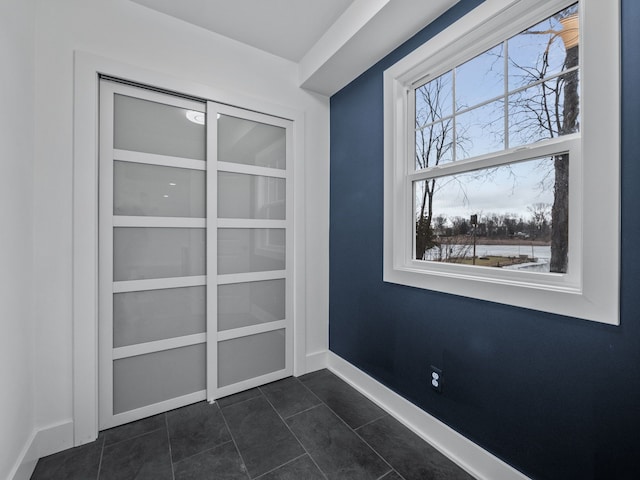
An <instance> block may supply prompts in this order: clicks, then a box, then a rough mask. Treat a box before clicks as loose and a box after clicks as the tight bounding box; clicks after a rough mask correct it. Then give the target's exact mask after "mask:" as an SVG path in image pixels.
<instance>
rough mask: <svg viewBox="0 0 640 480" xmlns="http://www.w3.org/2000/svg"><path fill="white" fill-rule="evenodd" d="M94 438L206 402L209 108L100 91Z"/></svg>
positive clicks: (129, 90) (134, 91)
mask: <svg viewBox="0 0 640 480" xmlns="http://www.w3.org/2000/svg"><path fill="white" fill-rule="evenodd" d="M100 90H101V93H100V95H101V102H100V107H101V108H100V141H101V143H100V212H99V217H100V218H99V228H100V235H99V237H100V244H99V251H100V261H99V272H100V273H99V274H100V306H99V308H100V327H99V331H100V333H99V335H100V343H99V347H100V348H99V351H100V371H99V377H100V379H99V385H100V396H99V398H100V408H99V410H100V429H104V428H109V427H112V426H115V425H120V424H122V423H126V422H130V421H132V420H137V419H139V418H143V417H146V416H149V415H153V414H156V413H159V412H163V411H166V410H169V409H172V408H176V407H179V406H182V405H186V404H189V403H193V402H195V401H198V400H203V399H205V398H206V371H207V369H206V362H207V358H206V355H207V352H206V350H207V349H206V340H207V338H206V321H207V319H206V310H207V302H206V297H207V292H206V289H207V287H206V274H207V271H206V259H207V249H206V242H207V233H206V216H207V211H206V192H207V181H206V164H207V162H206V161H205V160H206V126H205V125H204V119H205V113H204V112H205V111H206V104H204V103H199V102H192V101H188V100H184V99H181V98H177V97H174V96H170V95H164V94H159V93H155V92H151V91H148V90H144V89H139V88H133V87H129V86H125V85H120V84H116V83H112V82H107V81H102V82H101V88H100Z"/></svg>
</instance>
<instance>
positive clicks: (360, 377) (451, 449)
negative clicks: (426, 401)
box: [326, 351, 529, 480]
mask: <svg viewBox="0 0 640 480" xmlns="http://www.w3.org/2000/svg"><path fill="white" fill-rule="evenodd" d="M326 365H327V368H328V369H329V370H330V371H332V372H333V373H335V374H336V375H338V376H339V377H340V378H342V379H343V380H344V381H345V382H347V383H348V384H349V385H351V386H352V387H353V388H355V389H356V390H358V391H359V392H360V393H362V394H363V395H364V396H365V397H367V398H369V399H370V400H371V401H373V402H374V403H376V404H377V405H378V406H380V407H381V408H383V409H384V410H386V411H387V412H388V413H390V414H391V415H392V416H393V417H394V418H396V419H397V420H398V421H399V422H401V423H402V424H404V425H405V426H406V427H407V428H409V429H410V430H412V431H413V432H414V433H415V434H416V435H418V436H420V437H421V438H423V439H424V440H425V441H427V442H428V443H429V444H431V445H432V446H433V447H434V448H436V449H437V450H438V451H439V452H440V453H442V454H443V455H445V456H446V457H448V458H449V459H450V460H451V461H452V462H454V463H456V464H457V465H459V466H460V467H461V468H462V469H464V470H466V471H467V472H469V473H470V474H471V475H473V476H474V477H475V478H477V479H478V480H529V477H527V476H525V475H524V474H523V473H521V472H519V471H518V470H516V469H514V468H513V467H512V466H510V465H508V464H506V463H505V462H503V461H502V460H500V459H499V458H497V457H496V456H494V455H492V454H491V453H489V452H487V451H486V450H484V449H482V448H480V447H479V446H478V445H476V444H475V443H473V442H472V441H471V440H469V439H468V438H466V437H464V436H463V435H461V434H459V433H458V432H456V431H455V430H453V429H452V428H451V427H449V426H447V425H446V424H444V423H442V422H441V421H440V420H438V419H437V418H435V417H433V416H431V415H429V414H428V413H427V412H425V411H424V410H421V409H420V408H418V407H417V406H415V405H414V404H413V403H411V402H409V401H408V400H406V399H405V398H403V397H401V396H400V395H398V394H397V393H395V392H394V391H392V390H390V389H389V388H387V387H385V386H384V385H383V384H381V383H380V382H378V381H377V380H375V379H373V378H372V377H370V376H369V375H367V374H366V373H364V372H363V371H362V370H360V369H358V368H357V367H355V366H354V365H352V364H351V363H349V362H347V361H346V360H344V359H343V358H341V357H339V356H338V355H336V354H335V353H333V352H331V351H329V352H328V353H327V364H326Z"/></svg>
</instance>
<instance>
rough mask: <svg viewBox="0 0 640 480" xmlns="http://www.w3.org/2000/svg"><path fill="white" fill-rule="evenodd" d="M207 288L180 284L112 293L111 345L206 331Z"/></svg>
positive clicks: (130, 343)
mask: <svg viewBox="0 0 640 480" xmlns="http://www.w3.org/2000/svg"><path fill="white" fill-rule="evenodd" d="M205 290H206V288H205V287H204V286H202V287H183V288H169V289H161V290H147V291H142V292H127V293H116V294H114V296H113V346H114V347H116V348H117V347H124V346H126V345H135V344H137V343H145V342H153V341H156V340H164V339H168V338H173V337H181V336H184V335H192V334H195V333H204V332H205V331H206V316H205V314H206V291H205Z"/></svg>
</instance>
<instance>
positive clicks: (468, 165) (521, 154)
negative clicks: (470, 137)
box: [407, 133, 580, 182]
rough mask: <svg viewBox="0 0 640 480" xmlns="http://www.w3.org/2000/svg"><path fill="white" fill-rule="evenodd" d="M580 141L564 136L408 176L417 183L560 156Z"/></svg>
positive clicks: (578, 135)
mask: <svg viewBox="0 0 640 480" xmlns="http://www.w3.org/2000/svg"><path fill="white" fill-rule="evenodd" d="M579 141H580V134H579V133H577V134H571V135H563V136H562V137H555V138H552V139H549V140H547V141H541V142H537V143H535V144H531V145H526V146H522V147H517V148H514V149H511V150H508V151H500V152H496V153H490V154H487V155H482V156H479V157H475V158H473V159H465V160H459V161H457V162H455V163H447V164H444V165H439V166H437V167H434V168H427V169H424V170H420V171H418V172H415V173H411V174H408V175H407V179H408V180H410V181H412V182H415V181H417V180H424V179H427V178H438V177H444V176H447V175H454V174H457V173H463V172H470V171H474V170H481V169H483V168H489V167H493V166H499V165H506V164H508V163H514V162H520V161H523V160H528V159H534V158H540V157H546V156H551V155H558V154H560V153H564V152H568V151H569V150H570V149H571V146H572V145H573V144H574V143H575V142H579Z"/></svg>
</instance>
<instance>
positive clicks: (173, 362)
mask: <svg viewBox="0 0 640 480" xmlns="http://www.w3.org/2000/svg"><path fill="white" fill-rule="evenodd" d="M205 365H206V348H205V344H204V343H201V344H198V345H192V346H189V347H181V348H174V349H172V350H165V351H162V352H154V353H148V354H146V355H138V356H136V357H129V358H123V359H120V360H115V361H114V362H113V413H114V414H118V413H122V412H127V411H129V410H133V409H134V408H140V407H144V406H147V405H152V404H154V403H158V402H162V401H164V400H169V399H172V398H175V397H180V396H182V395H187V394H189V393H194V392H199V391H200V390H204V389H205V388H206V372H205Z"/></svg>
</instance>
